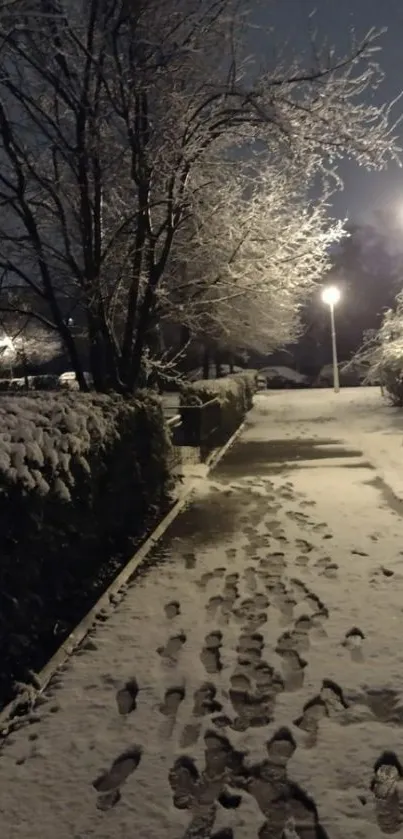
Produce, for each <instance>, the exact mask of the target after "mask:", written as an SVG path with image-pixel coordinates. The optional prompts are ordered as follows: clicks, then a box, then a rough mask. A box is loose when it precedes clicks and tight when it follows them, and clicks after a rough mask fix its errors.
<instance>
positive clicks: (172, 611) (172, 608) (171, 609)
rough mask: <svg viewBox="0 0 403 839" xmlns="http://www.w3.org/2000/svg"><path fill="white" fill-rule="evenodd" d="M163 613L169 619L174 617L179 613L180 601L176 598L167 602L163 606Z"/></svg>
mask: <svg viewBox="0 0 403 839" xmlns="http://www.w3.org/2000/svg"><path fill="white" fill-rule="evenodd" d="M164 611H165V615H166V617H167V618H168V619H169V620H172V619H173V618H176V617H177V616H178V615H180V611H181V607H180V603H179V602H178V601H177V600H171V602H170V603H167V604H166V605H165V606H164Z"/></svg>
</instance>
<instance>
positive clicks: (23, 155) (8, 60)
mask: <svg viewBox="0 0 403 839" xmlns="http://www.w3.org/2000/svg"><path fill="white" fill-rule="evenodd" d="M0 25H1V31H0V46H1V49H0V149H1V169H0V203H1V207H2V210H3V212H2V217H1V221H0V270H1V271H2V274H3V287H4V288H7V289H10V288H11V289H13V288H15V287H17V288H20V287H21V284H24V285H25V286H26V288H27V289H29V295H30V300H31V301H32V302H31V304H30V314H31V316H32V317H34V318H37V319H38V320H39V321H41V322H42V323H43V324H44V325H48V326H49V327H51V328H55V329H56V330H57V332H58V333H59V335H60V336H61V339H62V341H63V343H64V346H65V348H66V350H67V352H68V353H69V356H70V359H71V364H72V367H73V369H74V370H75V371H76V375H77V379H78V381H79V384H80V386H81V387H82V388H85V387H86V381H85V376H84V373H83V369H82V366H81V362H80V358H79V354H78V351H77V346H76V342H75V339H74V335H73V334H72V330H71V328H70V327H69V317H66V312H70V310H72V309H74V312H75V319H76V320H78V321H79V322H80V324H81V325H82V326H83V327H84V328H85V330H86V333H87V336H88V345H89V360H90V370H91V373H92V375H93V379H94V383H95V387H96V388H97V389H99V390H105V389H108V388H113V389H116V390H120V391H122V392H132V391H133V389H134V388H135V387H136V385H137V384H138V382H139V377H140V374H141V364H142V358H143V354H144V350H145V348H146V347H147V345H148V342H149V340H150V333H151V332H152V329H153V326H154V325H155V323H156V321H157V320H158V317H159V298H160V289H161V287H162V284H163V281H164V277H165V275H166V271H167V265H168V262H169V260H170V257H171V255H172V254H173V253H174V248H175V246H176V241H177V239H178V232H179V231H180V229H181V227H182V226H183V224H184V223H185V222H186V219H187V218H188V217H189V216H190V215H191V214H192V212H193V208H194V206H195V195H196V194H197V193H199V192H200V191H201V192H203V190H205V189H206V188H207V186H208V181H209V178H210V173H211V168H212V167H213V168H214V167H216V168H217V167H221V166H223V167H224V168H225V166H226V165H227V163H228V161H230V160H232V161H234V157H235V158H236V154H238V155H239V157H238V158H237V159H238V161H239V162H238V163H237V164H236V165H237V166H238V167H239V179H240V191H241V194H243V193H242V172H243V173H244V174H245V177H246V182H245V183H244V188H245V187H246V185H247V182H248V181H249V174H250V172H249V171H248V164H245V163H242V162H241V160H245V156H246V152H247V150H248V149H249V150H250V149H253V148H256V144H257V143H259V147H260V148H261V149H262V150H264V151H262V159H263V158H264V157H266V163H269V164H270V165H271V167H272V168H271V170H270V171H271V172H273V173H276V171H277V173H280V172H281V168H282V166H283V162H284V161H290V160H291V161H295V162H296V164H297V167H298V170H299V171H302V170H304V171H305V172H306V173H308V174H309V178H311V179H312V178H314V177H316V176H318V174H319V173H322V174H324V173H325V172H327V171H328V170H331V169H332V167H333V166H334V165H335V164H336V163H337V161H338V160H339V159H340V158H341V157H342V156H343V155H345V154H347V155H349V156H350V157H353V158H355V159H357V160H358V161H359V163H360V164H362V165H366V166H375V167H382V166H383V165H385V163H386V162H387V160H388V159H389V158H390V157H394V156H395V155H396V153H397V147H396V142H395V140H394V137H393V129H392V128H390V111H389V108H388V107H387V106H385V107H377V106H374V105H366V104H364V102H363V98H362V97H363V94H364V93H365V91H366V90H367V89H368V88H372V87H376V86H377V85H378V83H379V81H380V72H379V69H378V67H377V65H376V64H375V63H374V62H373V51H374V49H375V48H376V44H377V42H376V36H375V34H374V33H372V32H371V33H369V35H368V36H367V37H366V38H364V39H363V40H362V41H361V42H360V43H353V44H352V48H351V52H350V54H349V55H347V56H341V57H336V56H335V55H334V54H332V53H330V52H329V51H326V50H323V51H322V52H320V51H318V52H316V53H315V60H314V63H313V64H312V62H311V57H309V61H307V62H306V64H305V63H304V60H301V62H297V61H295V62H293V63H292V64H291V65H288V66H287V65H285V64H283V63H282V62H278V63H277V64H276V66H273V67H272V68H270V69H268V70H267V71H265V72H257V71H255V70H254V67H253V64H251V63H249V64H248V62H247V61H246V60H245V57H244V48H243V43H242V34H243V33H242V30H243V29H244V28H245V27H246V25H247V24H246V19H245V14H244V8H243V5H242V3H239V2H237V0H148V2H146V0H137V2H134V0H132V1H131V0H110V2H109V3H106V2H105V0H85V2H84V0H69V2H67V0H14V3H13V4H12V5H11V6H9V5H8V6H6V7H3V8H2V15H1V18H0ZM276 167H277V168H276ZM278 177H281V176H280V175H279V174H278ZM265 187H267V184H265ZM254 202H255V205H254V209H255V212H256V209H257V206H258V196H256V195H255V197H254ZM291 209H292V208H291ZM260 211H262V212H264V207H263V202H261V203H260ZM291 215H292V213H291ZM271 232H272V236H273V248H275V242H276V231H275V228H273V229H272V231H271ZM247 241H248V244H245V246H244V248H243V252H242V260H241V258H239V260H238V264H239V266H240V268H239V270H241V266H242V271H245V270H246V271H247V281H246V280H245V282H247V284H248V286H249V284H252V283H253V282H254V278H256V277H257V275H258V272H257V271H256V270H252V265H251V261H252V260H258V259H259V253H258V251H259V248H258V244H257V242H255V243H254V245H253V247H252V240H251V236H250V234H249V236H248V239H247ZM281 254H282V257H281ZM285 254H286V249H285V246H284V243H283V245H282V251H281V249H280V251H279V256H278V257H277V262H278V263H279V264H280V263H281V260H282V259H283V262H284V259H286V256H285ZM302 264H303V262H301V265H302ZM231 270H232V269H231V263H229V267H228V271H227V279H228V278H231ZM208 273H209V275H210V276H212V274H214V272H211V271H209V272H208ZM299 276H300V277H301V276H302V272H300V275H299ZM238 280H239V278H238ZM274 287H275V283H273V288H274ZM248 291H249V299H250V300H251V299H252V294H251V289H249V288H248ZM213 293H214V294H215V292H213ZM260 293H261V290H260V289H259V288H257V296H259V294H260ZM256 299H257V297H256ZM275 300H276V297H275V295H274V294H273V293H272V292H270V301H271V302H270V305H271V306H273V305H274V301H275ZM224 304H225V301H223V305H224ZM232 305H235V304H232ZM0 306H1V300H0ZM273 312H274V310H273ZM283 314H284V316H285V313H283ZM283 314H282V312H281V311H279V313H278V317H282V316H283ZM270 316H271V317H274V314H271V315H270ZM276 317H277V316H276ZM224 320H225V318H224V316H221V323H222V322H223V321H224ZM252 320H253V317H252ZM285 331H286V330H285Z"/></svg>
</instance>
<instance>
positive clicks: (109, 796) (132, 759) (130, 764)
mask: <svg viewBox="0 0 403 839" xmlns="http://www.w3.org/2000/svg"><path fill="white" fill-rule="evenodd" d="M141 755H142V748H141V746H133V747H132V748H131V749H128V750H127V751H126V752H123V754H121V755H119V757H117V758H116V760H114V761H113V763H112V766H111V768H110V769H109V771H108V772H104V773H103V774H102V775H99V777H98V778H96V779H95V781H93V784H92V785H93V787H94V789H95V790H96V791H97V792H98V793H99V796H98V799H97V809H98V810H110V809H111V807H114V806H115V804H117V803H118V801H120V798H121V793H120V787H121V786H123V784H124V783H125V781H127V779H128V777H129V776H130V775H131V774H132V773H133V772H134V771H135V770H136V769H137V767H138V765H139V763H140V760H141Z"/></svg>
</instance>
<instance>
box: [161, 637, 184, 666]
mask: <svg viewBox="0 0 403 839" xmlns="http://www.w3.org/2000/svg"><path fill="white" fill-rule="evenodd" d="M185 643H186V635H185V633H184V632H180V633H179V634H178V635H173V636H172V637H171V638H169V640H168V641H167V643H166V644H165V647H158V650H157V653H158V655H160V656H161V658H163V659H165V661H167V662H170V663H176V661H177V657H178V654H179V652H180V651H181V649H182V647H183V645H184V644H185Z"/></svg>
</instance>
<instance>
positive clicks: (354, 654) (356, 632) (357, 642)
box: [343, 626, 365, 662]
mask: <svg viewBox="0 0 403 839" xmlns="http://www.w3.org/2000/svg"><path fill="white" fill-rule="evenodd" d="M364 639H365V635H364V633H363V632H362V631H361V629H358V627H357V626H353V628H352V629H350V630H349V631H348V632H347V633H346V636H345V639H344V641H343V647H345V648H346V649H347V650H348V651H349V653H350V655H351V658H352V660H353V661H356V662H361V661H363V660H364V656H363V651H362V645H363V641H364Z"/></svg>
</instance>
